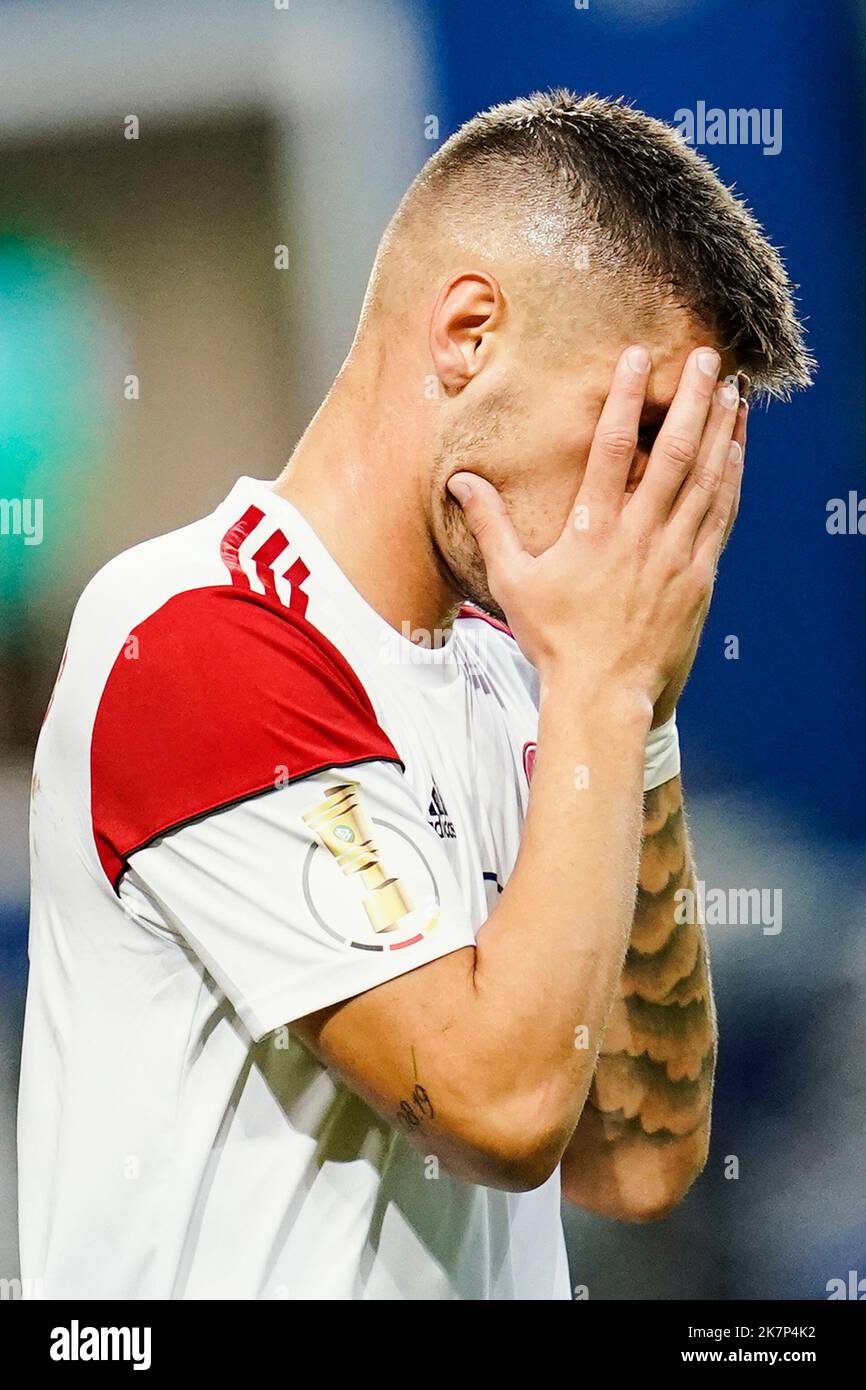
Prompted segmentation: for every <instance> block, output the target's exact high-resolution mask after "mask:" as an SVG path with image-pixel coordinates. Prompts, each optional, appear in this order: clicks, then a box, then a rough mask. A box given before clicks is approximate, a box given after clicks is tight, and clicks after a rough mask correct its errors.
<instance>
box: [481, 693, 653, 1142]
mask: <svg viewBox="0 0 866 1390" xmlns="http://www.w3.org/2000/svg"><path fill="white" fill-rule="evenodd" d="M648 727H649V710H648V708H647V709H645V708H644V707H643V705H642V703H641V702H640V701H632V700H629V699H627V698H625V697H624V696H623V695H622V694H621V693H619V694H617V695H614V694H612V693H611V692H610V691H609V690H608V689H607V688H605V689H598V690H586V689H585V688H584V689H583V691H582V693H581V695H580V696H579V698H578V699H577V701H576V699H575V682H574V681H573V680H566V679H562V680H561V681H560V680H557V679H552V680H551V681H550V682H549V684H548V686H547V688H546V689H545V690H544V691H543V694H542V699H541V705H540V716H539V732H538V751H537V755H536V762H535V768H534V772H533V781H532V794H531V797H530V805H529V811H528V814H527V819H526V823H525V827H524V833H523V837H522V841H521V848H520V853H519V855H518V859H517V863H516V866H515V869H514V871H513V873H512V875H511V877H510V879H509V882H508V884H507V886H506V888H505V891H504V892H503V894H502V897H501V899H500V901H499V903H498V905H497V907H496V909H495V910H494V912H493V913H492V914H491V916H490V918H489V919H488V921H487V922H486V923H485V925H484V926H483V927H482V928H481V931H480V932H479V935H478V938H477V944H476V954H475V966H474V972H473V1001H472V1008H471V1009H470V1010H469V1011H468V1013H467V1015H466V1021H467V1027H468V1029H471V1031H472V1043H471V1044H470V1047H471V1051H472V1052H473V1053H474V1054H475V1055H476V1056H478V1049H479V1048H480V1049H482V1052H483V1056H482V1057H481V1058H480V1059H479V1060H480V1065H481V1074H484V1075H486V1076H487V1078H488V1080H487V1083H486V1084H487V1086H488V1088H489V1091H488V1094H489V1103H491V1104H494V1105H496V1104H498V1103H500V1101H501V1102H502V1103H507V1101H506V1098H507V1097H508V1096H511V1097H513V1098H515V1099H516V1102H517V1105H518V1107H519V1110H518V1112H517V1113H515V1115H514V1118H513V1123H514V1124H519V1123H521V1119H520V1112H521V1110H522V1112H523V1114H524V1115H525V1114H526V1113H527V1111H531V1110H532V1109H533V1107H537V1108H538V1110H539V1112H542V1111H543V1114H544V1117H545V1123H547V1124H548V1125H549V1127H550V1142H551V1145H552V1146H554V1147H555V1145H556V1143H557V1142H559V1143H560V1152H561V1148H562V1146H564V1144H565V1143H566V1142H567V1140H568V1137H569V1135H570V1134H571V1133H572V1132H573V1129H574V1126H575V1124H576V1123H577V1120H578V1117H579V1116H580V1113H581V1110H582V1108H583V1105H584V1102H585V1099H586V1095H587V1092H588V1090H589V1086H590V1083H591V1080H592V1075H593V1072H594V1068H595V1061H596V1057H597V1054H598V1049H599V1046H600V1044H601V1040H602V1037H603V1036H604V1029H605V1025H606V1023H607V1019H608V1016H609V1013H610V1008H611V1005H612V1003H613V1000H614V997H615V994H616V989H617V984H618V981H619V979H620V976H621V972H622V968H623V961H624V957H625V952H626V947H627V944H628V939H629V932H630V929H631V923H632V916H633V911H634V900H635V887H636V881H637V872H638V860H639V855H640V839H641V801H642V775H643V748H644V743H645V740H646V734H647V731H648ZM491 1092H492V1094H491ZM497 1095H498V1097H499V1099H497Z"/></svg>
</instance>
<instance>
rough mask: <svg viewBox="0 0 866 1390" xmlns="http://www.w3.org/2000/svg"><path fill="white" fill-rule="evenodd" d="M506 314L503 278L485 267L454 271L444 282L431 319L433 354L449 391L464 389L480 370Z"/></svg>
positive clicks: (437, 369) (438, 373)
mask: <svg viewBox="0 0 866 1390" xmlns="http://www.w3.org/2000/svg"><path fill="white" fill-rule="evenodd" d="M504 316H505V297H504V295H503V293H502V290H501V289H500V287H499V282H498V281H497V280H496V279H495V278H494V277H493V276H492V275H488V274H487V273H486V272H485V271H483V270H470V271H465V272H464V273H462V274H460V275H454V276H452V278H451V279H450V280H448V281H446V283H445V284H444V285H443V286H442V288H441V290H440V291H439V294H438V296H437V298H436V303H435V305H434V306H433V314H432V316H431V319H430V354H431V356H432V358H433V365H434V367H435V368H436V375H437V376H438V377H439V380H440V381H441V382H442V385H443V386H444V387H445V390H446V391H448V392H454V391H461V390H462V389H463V387H464V386H466V384H467V383H468V382H470V381H471V380H472V378H473V377H474V376H476V375H477V374H478V372H479V371H480V370H481V368H482V367H483V366H484V363H485V362H486V361H487V359H488V357H489V351H490V349H491V348H492V346H493V333H494V331H495V329H497V328H499V327H500V326H501V324H502V321H503V318H504Z"/></svg>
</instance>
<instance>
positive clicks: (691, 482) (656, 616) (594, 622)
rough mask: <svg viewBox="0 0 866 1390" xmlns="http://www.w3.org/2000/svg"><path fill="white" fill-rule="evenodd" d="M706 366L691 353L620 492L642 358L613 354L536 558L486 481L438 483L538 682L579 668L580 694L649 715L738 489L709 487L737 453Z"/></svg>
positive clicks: (727, 409)
mask: <svg viewBox="0 0 866 1390" xmlns="http://www.w3.org/2000/svg"><path fill="white" fill-rule="evenodd" d="M719 367H720V359H719V355H718V353H717V352H715V351H714V350H713V349H711V348H707V347H704V348H698V349H696V350H695V351H694V352H693V353H692V354H691V355H690V357H689V358H688V360H687V361H686V364H685V367H684V369H683V373H682V377H681V379H680V383H679V386H678V388H677V393H676V396H675V397H674V400H673V402H672V404H671V407H670V409H669V411H668V414H667V417H666V419H665V422H664V424H663V426H662V428H661V430H660V431H659V434H658V437H657V439H656V442H655V445H654V447H653V449H652V453H651V455H650V459H649V462H648V465H647V468H646V471H645V473H644V476H643V478H642V479H641V481H640V483H639V485H638V487H637V488H636V489H635V491H634V492H633V493H632V494H629V493H627V492H626V482H627V479H628V476H629V469H630V466H631V463H632V460H633V457H634V453H635V449H636V447H637V438H638V429H639V424H640V418H641V412H642V410H643V405H644V398H645V395H646V389H647V383H648V381H649V375H650V368H651V361H650V357H649V354H648V353H647V352H646V350H645V349H644V348H642V347H639V346H634V347H630V348H628V349H627V350H626V351H625V352H624V353H623V354H622V356H621V357H620V359H619V361H618V363H617V366H616V368H615V370H614V374H613V379H612V383H611V389H610V393H609V395H608V397H607V400H606V402H605V404H604V407H603V409H602V411H601V414H600V416H599V420H598V424H597V426H596V430H595V434H594V438H593V441H592V445H591V448H590V452H589V458H588V461H587V466H586V472H585V474H584V478H583V481H582V483H581V485H580V488H579V490H578V493H577V497H576V499H575V504H574V507H573V509H572V511H571V513H570V515H569V518H568V521H567V522H566V525H565V527H564V528H563V531H562V534H561V536H560V537H559V539H558V540H557V541H556V542H555V544H554V545H552V546H551V547H550V548H549V549H548V550H546V551H544V552H543V553H542V554H541V555H538V556H533V555H531V554H530V553H529V552H528V551H527V550H525V549H524V548H523V546H522V544H521V542H520V539H519V537H518V535H517V532H516V531H515V529H514V526H513V525H512V522H511V519H510V517H509V515H508V512H507V510H506V508H505V504H504V503H503V501H502V499H501V498H500V496H499V494H498V493H497V492H496V489H495V488H494V487H492V485H491V484H490V483H488V482H487V481H486V479H484V478H481V477H478V476H477V475H475V474H472V473H466V472H461V473H456V474H454V475H453V476H452V478H451V479H450V480H449V487H451V486H452V484H455V483H456V484H457V485H458V486H457V488H456V489H452V490H453V491H454V495H455V496H456V497H457V499H458V501H460V502H461V505H462V507H463V512H464V515H465V517H466V521H467V524H468V526H469V528H470V530H471V531H472V533H473V535H474V537H475V539H476V542H477V544H478V546H479V549H480V551H481V554H482V557H483V559H484V563H485V566H486V569H487V578H488V583H489V585H490V591H491V593H492V594H493V596H494V598H495V599H496V601H497V603H498V604H499V605H500V607H501V608H502V610H503V612H504V613H505V615H506V617H507V619H508V623H509V626H510V627H511V629H512V631H513V633H514V635H515V637H516V639H517V641H518V643H519V644H520V647H521V648H522V650H523V652H524V654H525V655H526V656H527V658H528V659H529V660H530V661H531V662H532V663H533V664H534V665H535V666H536V667H538V668H539V670H540V672H541V674H542V678H544V677H545V676H546V675H547V674H549V673H552V670H554V671H555V670H556V668H558V667H560V666H561V665H562V664H563V663H566V664H567V665H568V666H569V667H570V669H571V671H572V673H574V672H575V669H576V666H577V667H578V669H579V672H580V675H579V679H580V682H581V684H582V685H584V684H585V685H586V688H587V691H588V692H589V691H592V690H597V689H599V688H601V689H617V690H619V691H621V692H623V693H624V694H633V695H635V696H637V697H638V698H639V699H641V700H642V701H646V702H648V704H649V705H650V706H651V705H653V704H654V703H655V701H656V700H657V698H658V696H659V695H660V693H661V692H662V690H663V689H664V688H665V686H666V684H667V683H668V681H669V680H670V679H671V677H672V675H673V673H674V672H675V671H676V670H677V669H678V668H679V667H680V666H681V664H682V662H683V659H684V655H685V653H687V652H688V650H689V648H690V646H691V645H692V644H693V642H694V638H695V635H696V630H697V627H698V625H699V623H700V621H701V615H702V611H703V609H704V608H705V605H706V602H707V599H708V597H709V594H710V592H711V589H712V584H713V579H714V575H715V567H716V563H717V559H718V552H719V548H720V542H721V536H722V534H723V532H724V531H725V529H726V527H727V525H728V523H729V519H730V518H729V517H728V516H727V515H726V508H727V510H730V507H731V506H732V505H733V499H734V497H735V495H736V491H737V489H736V488H734V487H725V488H724V489H721V491H720V488H721V484H722V481H723V479H727V480H728V481H731V480H732V479H734V478H737V479H738V474H739V469H740V468H741V465H742V450H741V449H740V447H739V445H736V444H734V445H733V446H732V436H733V432H734V427H735V424H736V420H737V406H738V403H739V393H738V390H737V387H736V386H735V385H731V384H723V385H721V386H718V384H717V383H718V374H719ZM461 483H462V484H463V485H464V486H463V487H460V486H459V485H460V484H461ZM467 489H468V491H467ZM717 498H718V500H717ZM575 657H576V658H577V663H576V662H575Z"/></svg>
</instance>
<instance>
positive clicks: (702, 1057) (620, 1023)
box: [588, 778, 715, 1142]
mask: <svg viewBox="0 0 866 1390" xmlns="http://www.w3.org/2000/svg"><path fill="white" fill-rule="evenodd" d="M693 885H694V872H693V868H692V865H691V862H690V857H689V848H688V836H687V833H686V825H685V819H684V816H683V805H682V789H681V786H680V781H679V778H674V779H673V780H672V781H670V782H666V783H665V784H664V786H661V787H657V788H656V789H655V790H654V791H651V792H648V793H647V795H646V798H645V802H644V842H643V849H642V854H641V863H640V874H639V880H638V893H637V903H636V910H635V917H634V925H633V928H632V936H631V942H630V945H629V950H628V953H627V956H626V960H625V965H624V968H623V974H622V980H621V985H620V994H619V997H618V998H617V999H616V1000H615V1002H614V1006H613V1009H612V1011H611V1016H610V1019H609V1021H608V1025H607V1029H606V1032H605V1036H604V1042H603V1044H602V1048H601V1052H600V1054H599V1059H598V1065H597V1067H596V1073H595V1077H594V1080H593V1085H592V1090H591V1092H590V1096H589V1100H588V1104H589V1105H590V1107H591V1108H592V1109H593V1110H595V1111H597V1112H598V1113H599V1114H600V1116H601V1118H602V1120H603V1122H604V1127H605V1135H606V1137H607V1138H608V1139H610V1140H617V1139H624V1138H634V1137H636V1136H644V1137H647V1138H652V1139H654V1140H656V1141H657V1142H664V1141H666V1140H670V1139H673V1138H682V1137H683V1136H684V1135H686V1134H690V1133H692V1132H693V1131H695V1130H696V1129H698V1128H699V1127H700V1126H701V1125H702V1124H703V1123H705V1121H706V1114H707V1110H708V1108H709V1103H710V1098H711V1094H712V1083H713V1071H714V1067H715V1019H714V1013H713V1007H712V998H711V993H710V978H709V971H708V968H707V954H706V946H705V940H704V934H703V928H702V926H701V925H700V923H690V922H686V923H683V922H678V921H677V916H676V898H675V894H676V892H677V890H678V889H680V888H683V887H687V886H693Z"/></svg>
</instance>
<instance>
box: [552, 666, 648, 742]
mask: <svg viewBox="0 0 866 1390" xmlns="http://www.w3.org/2000/svg"><path fill="white" fill-rule="evenodd" d="M538 676H539V711H541V710H543V709H544V708H545V707H549V706H555V705H558V704H560V703H563V704H564V705H565V707H567V709H568V710H569V711H570V712H571V715H572V718H573V719H574V721H575V724H576V725H580V726H583V727H585V726H586V724H587V723H590V724H596V723H598V722H599V721H602V722H604V723H606V724H611V725H615V726H616V727H617V728H619V729H622V730H623V731H626V730H628V731H632V732H633V733H634V734H635V736H636V737H640V738H641V739H643V740H644V741H645V740H646V739H647V738H648V737H649V736H650V731H651V725H652V719H653V706H652V702H651V700H650V699H649V698H648V697H647V695H646V694H645V693H644V692H643V691H641V690H640V689H639V688H637V687H629V686H626V685H624V684H623V683H622V681H614V680H611V679H609V678H607V677H604V676H598V675H594V674H593V673H592V672H591V671H588V670H587V668H586V666H585V665H584V664H583V663H581V662H577V661H568V660H561V661H549V662H547V663H546V664H545V665H544V666H543V667H541V668H539V672H538Z"/></svg>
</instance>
